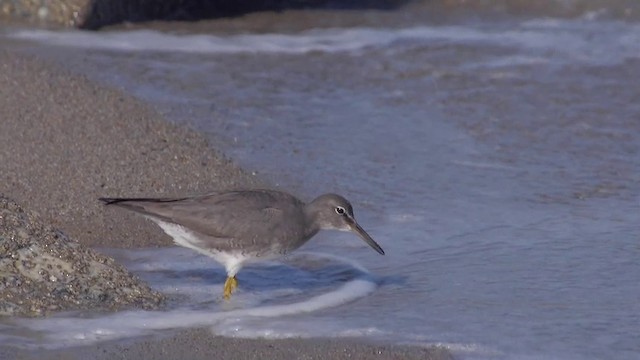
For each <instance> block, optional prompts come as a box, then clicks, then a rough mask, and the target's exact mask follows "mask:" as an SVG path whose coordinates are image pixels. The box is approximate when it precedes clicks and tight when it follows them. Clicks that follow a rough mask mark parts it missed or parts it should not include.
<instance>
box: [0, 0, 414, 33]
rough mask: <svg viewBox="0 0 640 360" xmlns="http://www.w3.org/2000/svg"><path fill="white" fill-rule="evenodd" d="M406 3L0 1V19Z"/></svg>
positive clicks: (71, 20)
mask: <svg viewBox="0 0 640 360" xmlns="http://www.w3.org/2000/svg"><path fill="white" fill-rule="evenodd" d="M407 1H408V0H346V1H345V0H342V1H337V0H333V1H332V0H50V1H39V0H10V1H8V0H4V1H0V16H3V17H5V18H10V19H14V20H19V21H27V22H30V23H40V24H44V25H58V26H65V27H79V28H83V29H94V30H95V29H99V28H100V27H103V26H106V25H112V24H118V23H122V22H140V21H150V20H180V21H192V20H202V19H212V18H220V17H229V16H239V15H243V14H247V13H250V12H256V11H284V10H288V9H313V8H322V9H325V8H333V9H336V8H339V9H343V8H345V9H390V8H396V7H398V6H401V5H403V4H405V3H406V2H407Z"/></svg>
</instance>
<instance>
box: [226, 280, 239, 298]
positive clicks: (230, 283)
mask: <svg viewBox="0 0 640 360" xmlns="http://www.w3.org/2000/svg"><path fill="white" fill-rule="evenodd" d="M237 287H238V280H237V279H236V277H235V276H229V277H227V281H225V282H224V293H223V295H222V296H223V297H224V299H225V300H229V299H230V298H231V293H232V292H233V290H235V289H236V288H237Z"/></svg>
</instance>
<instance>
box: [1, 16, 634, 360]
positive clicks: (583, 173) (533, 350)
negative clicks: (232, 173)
mask: <svg viewBox="0 0 640 360" xmlns="http://www.w3.org/2000/svg"><path fill="white" fill-rule="evenodd" d="M407 11H408V10H402V9H399V10H394V12H389V13H384V14H383V15H382V14H376V13H374V14H371V13H367V14H366V18H367V21H362V22H359V21H358V18H357V15H354V16H355V17H354V18H350V19H349V21H346V22H345V24H343V25H342V26H341V24H340V22H337V23H335V22H334V23H332V26H331V27H327V26H320V25H319V24H314V23H311V24H309V25H307V26H306V27H304V28H302V29H297V28H296V29H295V30H286V31H285V30H281V29H280V30H278V29H275V27H274V29H273V30H270V29H262V30H261V31H259V32H258V31H254V32H247V31H237V30H235V31H217V32H213V30H211V31H207V30H206V29H207V26H206V24H205V25H203V24H200V25H199V26H198V27H197V28H191V27H190V25H189V24H179V25H176V24H170V25H161V26H156V27H155V28H154V27H152V28H146V29H140V28H139V27H136V28H135V29H128V28H126V27H123V28H118V29H111V30H109V31H105V32H98V33H84V32H77V31H45V30H33V29H11V30H7V31H6V32H5V36H9V37H12V38H14V39H21V40H23V44H22V45H21V46H22V47H23V48H24V49H26V50H24V51H32V52H35V53H38V54H40V55H42V56H46V57H48V58H51V59H57V60H60V61H63V62H65V63H66V64H69V66H70V68H73V69H74V70H75V71H78V72H81V73H84V74H87V75H88V76H90V77H92V78H94V79H96V80H97V81H100V82H103V83H106V84H109V85H112V86H117V87H120V88H122V89H124V90H125V91H127V92H129V93H131V94H134V95H135V96H137V97H139V98H141V99H143V100H145V101H147V102H149V103H150V104H152V106H154V107H155V108H156V109H157V110H158V111H160V112H162V113H163V114H165V115H166V116H167V117H168V118H169V119H170V120H171V121H176V122H179V123H184V124H187V125H188V126H191V127H193V128H195V129H197V130H198V131H201V132H203V133H204V134H206V135H207V136H209V137H210V138H211V140H212V144H214V145H215V146H216V147H219V148H221V149H222V150H223V151H224V152H225V153H226V154H228V155H229V156H230V157H232V158H233V159H234V160H235V161H237V162H239V163H240V164H241V165H243V166H245V167H247V168H248V169H251V170H253V171H256V172H258V173H260V174H261V175H262V176H264V177H266V178H267V179H269V180H271V181H272V182H273V183H275V184H277V185H278V186H281V187H282V188H284V189H289V190H291V191H293V192H295V193H297V194H300V195H302V196H303V197H306V198H308V199H311V198H312V197H313V196H314V195H317V194H320V193H324V192H329V191H331V192H338V193H341V194H343V195H345V196H346V197H348V198H349V199H351V200H352V202H353V203H354V207H355V212H356V217H357V218H358V219H359V222H360V223H361V224H362V226H363V227H364V228H365V229H366V230H367V231H368V232H369V233H370V234H371V235H372V236H373V237H374V238H375V239H376V240H377V241H378V242H379V243H380V244H381V246H382V247H383V248H384V249H385V251H386V253H387V255H386V256H384V257H381V256H379V255H378V254H376V253H375V252H374V251H372V250H371V249H370V248H368V247H366V245H365V244H364V243H362V241H361V240H359V239H358V238H357V237H355V236H353V235H349V234H343V233H331V232H327V233H323V234H321V235H319V236H318V237H316V238H314V240H312V241H311V242H310V243H309V244H307V245H305V247H304V248H303V249H302V250H303V251H304V253H302V254H300V255H295V256H291V257H290V258H288V259H284V260H283V261H279V262H274V263H268V264H264V265H255V266H251V267H248V268H246V269H245V270H243V271H242V272H241V273H240V275H239V279H240V281H241V289H240V291H239V293H238V294H237V296H236V297H234V299H233V301H232V302H231V303H223V302H220V301H217V300H216V298H217V297H216V296H215V294H218V293H219V292H220V291H221V282H222V281H223V278H224V274H223V271H222V268H221V267H220V266H218V265H217V264H215V263H213V261H212V260H210V259H207V258H206V257H202V256H200V255H197V254H194V253H192V252H190V251H188V250H184V249H178V248H175V249H174V248H170V249H163V250H145V249H141V250H137V251H127V252H123V251H110V250H105V251H109V252H111V253H112V254H113V255H114V256H115V257H116V258H118V259H120V260H121V261H123V262H124V263H125V264H127V265H128V267H129V268H130V269H131V270H132V271H134V272H136V273H137V274H139V275H140V276H142V277H143V278H145V279H147V280H148V281H149V282H150V283H151V284H153V285H154V286H155V287H157V288H159V289H162V290H163V291H165V292H167V293H169V294H171V295H172V298H173V299H175V300H174V303H172V305H171V307H170V309H169V310H167V311H165V312H162V313H146V312H127V313H118V314H111V315H108V316H104V317H101V316H89V317H87V316H86V315H82V314H62V315H60V316H57V317H54V318H50V319H46V320H29V321H22V322H18V323H17V324H16V325H15V326H18V327H21V329H23V334H24V333H25V332H26V333H27V334H30V335H29V336H22V337H20V336H17V337H16V336H13V335H12V336H11V337H5V339H6V340H7V341H8V340H11V341H18V342H20V341H22V342H23V343H24V344H25V346H30V345H34V344H38V345H40V346H42V344H43V343H44V344H57V345H60V344H63V345H64V344H69V345H71V344H78V343H83V342H89V341H99V340H101V339H109V338H118V337H125V336H132V335H135V334H143V333H148V332H153V331H156V330H162V329H169V328H180V327H188V326H195V325H206V326H210V327H211V330H212V333H214V334H219V335H224V336H242V337H267V338H279V337H290V336H294V337H296V336H303V337H313V336H341V337H342V336H354V337H364V338H367V339H370V340H373V341H380V342H392V343H400V344H413V345H431V344H440V345H444V346H447V347H449V348H450V349H451V350H452V351H453V352H454V354H456V355H457V356H458V357H460V358H465V359H466V358H469V359H485V358H491V359H494V358H499V359H639V358H640V285H638V284H640V262H639V261H638V259H639V258H640V257H639V255H640V239H639V235H640V225H639V222H638V219H639V215H640V211H639V210H640V195H639V191H640V102H638V99H640V86H639V85H638V81H637V79H639V78H640V24H638V23H637V22H634V21H622V20H620V19H616V18H611V17H606V16H600V14H601V12H596V13H586V14H583V15H582V16H577V17H572V18H544V17H526V18H525V17H522V18H518V17H513V16H509V17H499V18H489V19H482V18H478V17H473V18H471V19H470V18H459V19H456V20H455V21H453V20H452V21H450V22H447V23H445V24H443V23H442V22H439V23H437V24H434V23H433V22H430V21H426V20H425V21H422V22H421V21H419V19H420V16H419V12H418V14H416V9H415V8H413V9H412V10H411V11H412V13H411V21H405V20H406V19H407V17H408V16H409V15H408V14H407V13H406V12H407ZM299 15H300V14H299V13H291V14H289V13H284V14H280V15H279V16H280V17H279V18H277V19H278V20H279V21H280V22H283V21H286V20H287V19H288V17H289V18H293V17H295V16H299ZM265 16H267V15H265ZM269 16H272V15H269ZM318 16H319V18H320V19H317V21H318V22H319V23H321V22H322V17H330V16H332V13H331V12H326V13H322V14H321V15H318ZM363 16H365V15H363ZM375 16H381V17H382V16H383V17H384V21H380V25H378V26H376V25H375V23H376V22H375V21H374V20H375V19H374V20H371V18H372V17H375ZM431 16H432V14H431ZM176 27H179V28H178V29H177V28H176ZM327 254H333V255H327ZM337 254H339V256H336V255H337ZM212 294H213V296H212ZM25 329H26V330H25ZM34 334H37V335H38V336H37V338H38V340H37V341H35V340H33V337H34V336H35V335H34ZM16 339H18V340H16ZM61 339H66V341H63V342H61ZM0 340H2V338H0Z"/></svg>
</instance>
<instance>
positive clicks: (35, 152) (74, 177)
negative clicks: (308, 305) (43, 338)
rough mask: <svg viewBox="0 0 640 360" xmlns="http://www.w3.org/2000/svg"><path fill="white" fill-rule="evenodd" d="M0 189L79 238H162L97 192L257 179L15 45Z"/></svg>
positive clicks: (325, 352) (227, 348) (152, 345)
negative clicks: (104, 203) (112, 208)
mask: <svg viewBox="0 0 640 360" xmlns="http://www.w3.org/2000/svg"><path fill="white" fill-rule="evenodd" d="M0 94H1V96H0V109H2V121H0V154H1V155H0V156H1V161H0V174H1V175H2V183H1V184H2V185H1V187H0V192H2V193H4V194H5V195H7V196H9V197H11V198H13V199H14V200H16V201H17V202H18V203H20V204H22V206H24V207H25V208H28V209H29V210H34V211H37V212H38V213H39V214H40V215H41V216H42V217H43V218H44V219H45V220H46V221H48V222H49V223H50V224H52V225H53V226H55V227H57V228H59V229H60V230H62V231H64V232H65V233H66V234H68V235H69V236H70V237H71V238H73V239H75V240H77V241H79V242H81V243H82V244H84V245H87V246H90V247H95V248H100V247H111V248H113V247H120V248H139V247H159V246H170V245H171V241H170V239H169V238H168V237H167V236H165V235H164V234H163V233H162V232H161V230H160V229H158V228H157V227H156V226H155V225H153V224H151V223H150V222H147V221H145V220H143V219H142V218H139V217H131V216H129V214H126V213H125V212H120V211H107V210H105V209H104V207H103V206H102V204H101V203H100V202H99V201H97V198H98V197H100V196H124V195H126V196H169V195H175V194H192V193H198V192H204V191H209V190H214V189H224V188H243V187H256V186H265V184H264V183H263V182H261V180H260V179H258V178H256V177H255V176H252V175H250V174H248V173H247V172H246V171H243V170H242V169H240V168H238V167H237V166H235V165H234V164H233V163H232V162H231V161H230V160H228V159H226V158H225V157H224V156H223V155H222V154H220V153H218V152H216V151H215V150H213V149H212V148H211V146H210V144H208V142H207V141H206V140H204V138H203V137H201V136H200V135H199V134H197V133H195V132H193V131H191V130H189V129H185V128H181V127H178V126H175V125H172V124H170V123H168V122H166V121H164V120H162V119H161V118H160V116H159V115H158V114H156V113H154V111H153V110H152V109H150V108H149V107H148V106H146V105H144V104H142V103H140V102H138V101H137V100H135V99H133V98H131V97H129V96H127V95H125V94H123V93H121V92H118V91H116V90H113V89H108V88H104V87H101V86H99V85H97V84H95V83H92V82H90V81H89V80H87V79H85V78H83V77H80V76H77V75H71V74H70V73H69V72H68V71H66V70H63V69H61V68H60V67H58V66H55V65H52V64H48V63H45V62H43V61H42V60H40V59H34V58H32V57H30V56H26V55H24V54H20V53H19V52H16V51H11V50H2V51H0ZM449 357H450V354H449V353H448V352H447V351H446V350H443V349H435V348H434V349H424V348H420V347H398V346H383V345H374V344H368V343H366V342H361V341H355V340H349V339H311V340H298V339H288V340H245V339H230V338H222V337H214V336H213V335H212V334H211V333H210V332H209V331H208V330H207V329H191V330H185V331H176V332H173V333H169V334H167V336H165V337H163V338H158V339H156V338H144V339H128V340H126V341H116V342H107V343H101V344H97V345H89V346H86V347H81V348H72V349H63V350H56V351H53V352H51V351H47V352H46V354H45V353H43V352H41V351H31V350H29V351H27V350H20V349H14V348H11V347H4V348H1V349H0V358H21V359H29V358H38V359H86V358H93V359H113V358H119V359H175V358H184V359H205V358H206V359H211V358H248V359H249V358H300V359H316V358H323V359H338V358H351V359H369V358H375V359H392V358H403V359H444V358H449Z"/></svg>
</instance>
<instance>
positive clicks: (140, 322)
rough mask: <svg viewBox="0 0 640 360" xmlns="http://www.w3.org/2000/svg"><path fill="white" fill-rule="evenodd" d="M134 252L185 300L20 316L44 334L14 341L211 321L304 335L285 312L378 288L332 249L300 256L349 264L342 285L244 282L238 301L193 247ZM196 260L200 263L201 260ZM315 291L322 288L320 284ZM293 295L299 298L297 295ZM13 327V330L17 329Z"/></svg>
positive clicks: (70, 340)
mask: <svg viewBox="0 0 640 360" xmlns="http://www.w3.org/2000/svg"><path fill="white" fill-rule="evenodd" d="M187 251H188V250H187ZM154 252H155V255H156V256H153V257H151V256H150V255H153V253H154ZM129 254H130V255H131V254H132V255H131V256H130V258H129V259H128V260H125V262H127V261H131V260H132V259H134V260H135V261H134V262H135V263H136V264H138V266H139V267H144V266H141V265H140V261H141V259H146V258H147V259H154V260H153V261H152V262H151V265H149V266H148V267H147V270H148V271H150V272H151V278H154V277H156V285H157V284H158V283H162V282H163V281H164V282H167V281H170V279H173V281H171V284H166V283H165V284H164V285H162V286H161V288H162V289H163V290H164V291H166V292H167V293H168V294H171V293H173V294H179V295H180V296H181V298H180V301H179V304H180V305H179V306H178V307H177V308H175V309H173V310H169V311H124V312H117V313H110V314H108V315H105V316H99V317H92V318H86V317H79V316H78V315H74V314H67V315H63V316H56V317H52V318H46V319H28V320H19V321H17V325H18V327H17V328H14V329H13V330H16V331H15V332H16V334H19V333H29V332H36V333H37V336H34V337H36V338H39V340H37V341H34V340H30V339H29V338H24V339H22V340H23V341H19V340H14V341H12V342H13V343H14V344H20V343H22V344H24V345H27V346H29V345H38V346H44V347H61V346H72V345H84V344H88V343H92V342H97V341H104V340H111V339H118V338H125V337H133V336H140V335H144V334H148V333H150V332H152V331H154V330H165V329H177V328H188V327H200V326H211V327H212V331H213V332H214V333H216V334H219V335H226V336H236V335H237V336H243V337H253V336H268V337H275V338H279V337H288V336H299V335H300V333H299V332H295V331H293V332H292V331H291V329H290V328H289V327H287V326H286V323H287V320H286V319H284V320H283V317H285V316H289V315H296V314H303V313H310V312H314V311H317V310H321V309H326V308H330V307H336V306H339V305H342V304H345V303H348V302H351V301H354V300H356V299H358V298H361V297H364V296H366V295H368V294H370V293H371V292H373V291H374V290H375V289H376V288H377V284H376V282H375V281H374V280H373V279H372V278H371V276H370V275H369V273H368V272H366V270H365V269H364V268H362V267H361V266H360V265H359V264H357V263H354V262H353V261H351V260H348V259H343V258H340V257H336V256H332V255H322V254H310V253H300V254H298V255H296V256H295V258H300V257H302V262H303V263H306V262H308V261H309V262H310V261H329V264H330V265H331V266H340V267H344V268H345V270H347V271H350V273H351V274H353V277H352V278H351V279H349V280H347V281H346V282H344V283H343V284H342V285H341V286H337V287H336V286H333V287H330V288H329V289H328V290H326V289H325V286H324V285H322V286H320V289H319V291H320V292H319V293H317V294H315V295H311V296H309V295H308V294H309V293H311V294H313V293H314V290H313V289H311V290H307V289H296V288H295V287H292V288H284V289H282V288H279V289H266V290H255V291H250V290H248V291H243V290H242V288H240V291H239V293H237V294H234V297H233V298H232V301H231V302H229V303H227V302H224V301H220V300H218V301H216V300H214V299H216V298H220V297H221V296H220V295H221V289H222V287H221V284H217V283H216V284H212V283H209V282H208V281H207V279H206V277H207V276H206V271H208V269H207V268H204V269H203V268H197V266H194V261H192V259H193V258H198V259H199V258H201V256H199V255H197V254H195V253H193V254H192V255H191V257H189V256H188V254H186V253H185V250H184V249H170V250H167V249H158V250H145V251H143V252H140V253H139V254H136V253H135V252H134V253H131V252H129ZM293 260H295V259H293ZM183 263H189V264H191V265H190V269H191V270H187V273H186V274H185V273H182V274H174V275H171V276H169V278H168V279H169V280H168V279H167V278H164V280H158V279H157V277H158V276H159V275H158V272H159V273H165V275H166V272H167V271H168V270H169V269H171V268H172V267H177V268H181V269H185V268H187V269H188V268H189V266H186V267H183V266H182V265H180V264H183ZM195 263H197V261H196V262H195ZM176 265H177V266H176ZM205 266H206V267H211V266H215V265H213V263H212V261H211V260H210V261H209V263H208V264H206V265H205ZM281 266H282V265H281ZM320 266H322V265H320ZM149 269H151V270H149ZM194 269H195V270H196V271H200V274H201V275H203V274H204V279H203V276H200V279H195V280H194V279H188V278H187V279H179V278H178V277H179V275H186V276H187V277H189V276H188V273H189V271H192V270H194ZM261 270H265V269H264V268H254V271H255V272H260V271H261ZM314 270H315V269H310V270H309V271H314ZM280 271H287V272H289V271H291V268H288V267H287V268H284V269H283V270H280ZM203 272H204V273H203ZM219 272H221V274H223V273H224V271H223V270H222V269H219ZM139 275H140V276H142V277H148V276H149V275H148V274H144V273H142V274H139ZM295 276H296V275H295V274H293V275H292V276H291V277H292V278H295ZM327 276H330V275H327ZM192 277H197V276H192ZM282 278H285V279H287V278H288V276H286V277H282V276H281V277H280V279H282ZM329 280H330V282H331V283H334V285H338V284H339V283H338V281H337V278H336V279H329ZM285 281H286V280H285ZM280 285H283V284H280ZM284 285H286V284H284ZM241 286H242V282H241ZM315 292H318V291H317V290H316V291H315ZM292 298H293V299H294V301H291V299H292ZM265 302H269V303H270V305H264V303H265ZM273 302H276V304H273ZM278 302H279V303H278ZM194 306H196V307H198V309H197V310H194V309H193V307H194ZM257 318H278V319H280V320H281V321H282V322H280V323H281V324H285V326H281V327H273V328H269V327H268V326H267V327H265V326H264V324H261V325H260V326H259V327H256V328H252V327H251V326H250V324H251V321H252V320H254V319H257ZM240 322H242V323H243V324H244V325H243V327H242V329H243V331H242V332H239V331H238V332H237V334H236V331H234V329H237V326H235V325H234V324H237V323H240ZM234 326H235V327H234ZM5 330H7V329H5ZM8 330H9V331H11V329H8ZM343 330H344V329H343ZM354 331H356V330H354ZM356 332H357V331H356ZM316 335H317V334H316ZM18 338H19V335H18Z"/></svg>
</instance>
